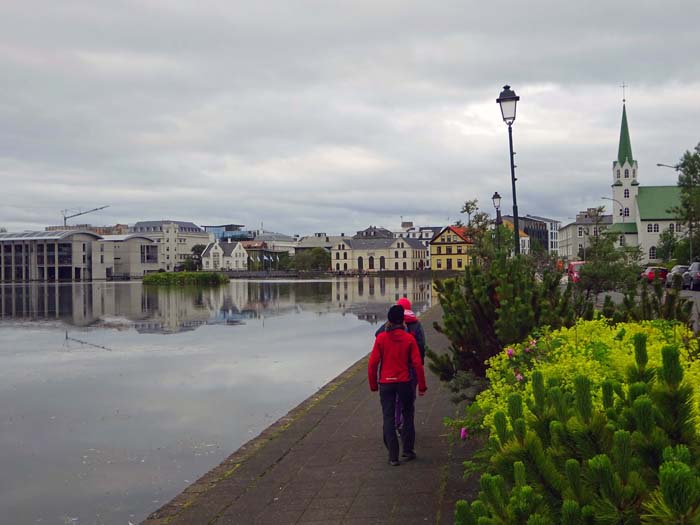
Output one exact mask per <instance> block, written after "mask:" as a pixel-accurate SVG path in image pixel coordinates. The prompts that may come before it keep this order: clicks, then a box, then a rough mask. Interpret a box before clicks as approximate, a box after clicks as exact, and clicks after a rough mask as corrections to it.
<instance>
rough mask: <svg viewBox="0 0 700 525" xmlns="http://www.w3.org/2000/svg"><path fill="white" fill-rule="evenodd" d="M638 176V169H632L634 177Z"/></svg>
mask: <svg viewBox="0 0 700 525" xmlns="http://www.w3.org/2000/svg"><path fill="white" fill-rule="evenodd" d="M636 176H637V170H632V178H635V177H636Z"/></svg>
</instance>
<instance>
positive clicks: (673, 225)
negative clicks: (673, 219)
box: [668, 223, 676, 233]
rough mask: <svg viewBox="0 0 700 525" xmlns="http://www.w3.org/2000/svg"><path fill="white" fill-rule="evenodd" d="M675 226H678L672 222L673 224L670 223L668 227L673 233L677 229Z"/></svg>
mask: <svg viewBox="0 0 700 525" xmlns="http://www.w3.org/2000/svg"><path fill="white" fill-rule="evenodd" d="M675 226H676V225H675V224H673V223H671V224H670V225H669V227H668V229H669V230H671V233H673V232H674V231H675V229H676V228H675Z"/></svg>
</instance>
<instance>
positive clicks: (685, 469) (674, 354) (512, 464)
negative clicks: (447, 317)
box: [455, 321, 700, 525]
mask: <svg viewBox="0 0 700 525" xmlns="http://www.w3.org/2000/svg"><path fill="white" fill-rule="evenodd" d="M595 323H600V321H597V322H594V326H592V327H591V328H592V329H593V330H594V331H595V330H598V329H599V330H601V331H603V330H602V328H600V326H597V325H595ZM650 325H651V323H646V324H644V325H640V326H639V327H634V326H628V327H627V330H626V334H625V335H623V336H622V337H620V338H619V339H616V340H618V341H619V343H620V346H619V347H617V349H616V351H615V352H607V353H605V352H603V353H600V354H597V355H601V356H604V359H602V361H604V362H607V363H608V366H609V368H608V370H610V371H612V370H614V367H615V366H616V365H615V363H618V361H619V362H620V363H622V362H626V364H627V367H626V369H625V368H624V367H623V368H620V369H619V370H618V372H617V375H616V378H617V380H616V381H615V382H614V384H613V381H611V380H609V379H607V378H606V379H604V380H602V381H598V380H597V379H596V378H595V377H589V376H588V375H582V374H580V373H575V372H572V373H571V374H570V375H569V378H568V383H569V385H568V386H566V385H565V384H564V383H563V381H561V380H560V378H558V377H548V376H547V375H545V374H542V373H541V372H540V371H539V370H538V369H537V366H535V370H534V371H533V372H532V375H531V380H530V381H529V382H528V383H529V386H530V388H531V391H530V392H529V393H528V392H527V391H526V389H523V392H522V393H518V392H513V393H511V394H510V395H508V397H507V400H506V404H505V406H504V407H499V408H498V409H497V410H496V412H495V413H494V414H493V422H494V424H493V435H492V437H491V439H490V441H489V443H490V444H489V447H488V449H489V451H490V458H489V461H488V466H487V470H486V472H484V473H483V474H482V476H481V483H480V487H481V491H480V492H479V497H478V499H477V500H475V501H473V502H471V503H468V502H466V501H461V502H459V504H458V505H457V507H456V512H455V518H456V520H457V522H458V523H462V524H464V525H485V524H510V523H513V524H528V523H548V524H552V525H554V524H587V523H591V524H641V523H645V524H652V523H654V524H657V523H658V524H661V523H664V524H665V523H669V524H670V523H678V524H681V523H683V524H686V523H687V524H690V523H695V524H697V523H700V476H699V475H698V474H699V470H698V468H699V467H700V446H699V445H700V435H699V434H698V427H697V422H696V418H697V415H698V414H697V409H696V407H697V402H696V401H694V399H693V397H694V393H693V389H692V388H691V387H690V386H689V385H690V384H691V383H695V381H696V379H697V376H696V378H695V379H690V378H689V377H688V374H686V372H687V371H689V370H691V369H693V366H691V365H694V363H688V362H683V361H682V359H681V355H682V353H681V352H680V351H679V350H680V349H679V347H678V345H677V344H668V342H664V339H665V338H666V336H667V335H668V332H664V330H662V329H659V328H658V327H653V326H650ZM578 328H579V329H580V328H581V327H580V326H579V327H578ZM635 328H636V329H637V331H636V333H635V334H632V335H628V334H629V332H633V331H635ZM640 334H643V335H640ZM591 342H594V339H591V340H589V342H588V343H589V344H588V345H586V344H585V343H584V344H583V346H588V348H589V349H590V346H591V345H590V343H591ZM648 342H651V343H652V345H648V344H647V343H648ZM538 344H539V343H538ZM658 345H662V346H661V348H660V349H659V348H658V347H657V346H658ZM594 353H595V352H594ZM613 354H622V355H625V356H630V355H631V356H633V358H632V360H631V361H629V360H628V359H623V358H619V357H617V356H613ZM590 355H592V354H589V359H592V360H596V358H591V357H590ZM511 359H512V357H511ZM540 359H541V361H542V362H544V355H542V356H540V357H538V358H535V359H534V360H533V361H534V362H535V363H536V364H537V363H538V360H540ZM696 368H697V367H696ZM652 369H653V370H654V373H653V374H649V373H647V372H648V371H649V370H652ZM694 371H695V373H697V370H694ZM523 382H524V381H523ZM519 384H522V382H520V383H519ZM545 385H546V386H545ZM523 399H524V401H523ZM562 399H564V402H562Z"/></svg>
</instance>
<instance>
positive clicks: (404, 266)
mask: <svg viewBox="0 0 700 525" xmlns="http://www.w3.org/2000/svg"><path fill="white" fill-rule="evenodd" d="M403 269H404V270H405V269H406V261H404V262H403Z"/></svg>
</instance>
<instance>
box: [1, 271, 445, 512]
mask: <svg viewBox="0 0 700 525" xmlns="http://www.w3.org/2000/svg"><path fill="white" fill-rule="evenodd" d="M430 291H431V289H430V283H429V282H428V281H425V280H421V279H416V278H411V277H407V278H405V279H404V278H402V277H400V278H389V279H386V278H385V279H381V278H378V277H375V278H364V279H361V280H360V279H332V280H327V281H315V282H271V281H264V282H260V281H258V282H253V281H233V282H231V283H230V284H229V285H227V286H224V287H220V288H216V289H211V288H209V289H201V288H200V289H198V288H191V289H179V288H178V289H163V288H148V287H143V286H142V285H141V284H140V283H138V282H133V283H93V284H58V285H50V284H38V283H37V284H22V285H3V286H0V399H2V400H3V403H0V465H2V466H3V468H2V469H0V509H2V510H3V516H2V520H0V521H2V523H5V522H7V523H37V522H40V523H64V522H65V523H71V524H73V525H83V524H94V523H101V524H105V525H109V524H119V525H124V524H126V523H128V522H129V521H131V522H132V523H138V522H140V521H141V520H142V519H143V518H144V517H145V516H146V515H147V514H148V513H149V512H151V511H153V510H155V509H156V508H158V507H159V506H161V505H162V504H163V503H165V502H167V501H168V500H170V499H171V498H172V497H174V496H175V495H177V494H178V493H179V492H181V491H182V490H183V489H184V488H185V487H186V486H187V485H189V484H190V483H191V482H193V481H194V480H196V479H197V478H198V477H199V476H200V475H202V474H203V473H205V472H206V471H207V470H209V469H211V468H212V467H214V466H215V465H217V464H218V463H220V462H221V461H222V460H223V459H224V458H225V457H226V456H228V454H230V453H231V452H233V451H234V450H235V449H237V448H238V447H239V446H240V445H242V444H243V443H244V442H246V441H247V440H249V439H251V438H253V437H255V436H256V435H257V434H258V433H259V432H260V431H262V430H263V429H264V428H265V427H267V426H268V425H270V424H271V423H272V422H274V421H275V420H276V419H278V418H279V417H281V416H282V415H284V414H285V413H286V412H287V411H288V410H290V409H291V408H292V407H294V406H295V405H297V404H298V403H299V402H300V401H302V400H303V399H305V398H307V397H308V396H309V395H311V394H313V393H314V392H315V391H316V390H317V389H318V388H320V387H321V386H322V385H324V384H325V383H327V382H328V381H329V380H330V379H332V378H333V377H335V376H336V375H338V374H339V373H340V372H342V371H343V370H344V369H345V368H347V367H348V366H350V365H351V364H352V363H354V362H356V361H357V360H358V359H360V358H361V357H362V356H363V355H365V354H366V353H367V352H369V350H370V348H371V345H372V342H373V340H374V327H372V326H369V325H368V324H367V322H369V323H377V322H382V321H383V320H384V316H385V313H386V310H387V308H388V306H389V305H390V304H392V303H394V302H395V301H396V299H398V298H399V297H403V296H406V297H408V298H409V299H410V300H411V301H412V302H413V303H414V305H415V306H414V309H416V310H418V311H421V310H423V309H424V308H426V307H427V306H428V305H429V304H430ZM163 334H167V335H166V336H164V335H163Z"/></svg>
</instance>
